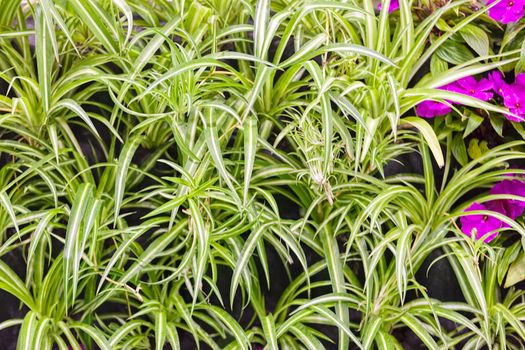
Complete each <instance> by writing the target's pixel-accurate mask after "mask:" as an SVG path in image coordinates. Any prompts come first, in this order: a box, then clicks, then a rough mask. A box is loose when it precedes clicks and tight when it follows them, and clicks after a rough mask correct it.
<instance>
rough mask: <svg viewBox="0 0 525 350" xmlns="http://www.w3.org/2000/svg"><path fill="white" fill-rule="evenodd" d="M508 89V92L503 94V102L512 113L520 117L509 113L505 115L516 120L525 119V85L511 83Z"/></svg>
mask: <svg viewBox="0 0 525 350" xmlns="http://www.w3.org/2000/svg"><path fill="white" fill-rule="evenodd" d="M507 90H508V91H507V93H506V94H505V95H504V96H503V103H504V105H505V107H507V108H508V109H509V111H510V112H511V113H514V114H516V115H518V116H519V117H518V118H517V117H515V116H513V115H509V114H507V115H505V116H506V117H507V119H509V120H512V121H514V122H521V121H523V120H525V86H521V85H518V84H511V85H509V88H508V89H507Z"/></svg>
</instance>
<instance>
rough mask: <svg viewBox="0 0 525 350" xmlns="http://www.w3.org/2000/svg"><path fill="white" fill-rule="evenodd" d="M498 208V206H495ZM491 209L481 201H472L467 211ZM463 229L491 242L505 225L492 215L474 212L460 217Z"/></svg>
mask: <svg viewBox="0 0 525 350" xmlns="http://www.w3.org/2000/svg"><path fill="white" fill-rule="evenodd" d="M494 209H497V208H494ZM474 210H491V209H489V208H488V207H487V206H485V205H483V204H479V203H472V205H471V206H470V207H468V208H467V209H466V210H465V211H466V212H468V211H474ZM459 221H460V222H461V231H462V232H463V233H464V234H466V235H467V236H469V237H472V236H474V238H475V239H477V240H479V239H481V238H483V242H485V243H489V242H490V241H492V240H493V239H494V238H496V236H497V235H498V233H499V232H498V230H499V229H500V228H502V227H503V222H502V221H501V220H499V219H497V218H495V217H493V216H491V215H483V214H473V215H467V216H462V217H461V218H459Z"/></svg>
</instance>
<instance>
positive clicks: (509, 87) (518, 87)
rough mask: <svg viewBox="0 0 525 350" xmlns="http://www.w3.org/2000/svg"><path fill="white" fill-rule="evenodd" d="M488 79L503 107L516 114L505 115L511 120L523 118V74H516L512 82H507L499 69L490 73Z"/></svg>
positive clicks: (524, 91) (524, 106)
mask: <svg viewBox="0 0 525 350" xmlns="http://www.w3.org/2000/svg"><path fill="white" fill-rule="evenodd" d="M489 79H490V81H491V82H492V83H493V84H494V88H493V89H494V91H495V92H496V94H498V95H499V96H500V97H502V98H503V104H504V105H505V107H507V108H508V109H509V111H510V112H512V113H513V114H515V115H517V117H516V116H514V115H510V114H506V115H505V117H506V118H507V119H508V120H511V121H513V122H521V121H523V120H525V74H518V75H517V76H516V79H515V81H514V83H513V84H507V82H505V80H503V75H502V74H501V73H500V72H499V71H494V72H492V73H490V74H489Z"/></svg>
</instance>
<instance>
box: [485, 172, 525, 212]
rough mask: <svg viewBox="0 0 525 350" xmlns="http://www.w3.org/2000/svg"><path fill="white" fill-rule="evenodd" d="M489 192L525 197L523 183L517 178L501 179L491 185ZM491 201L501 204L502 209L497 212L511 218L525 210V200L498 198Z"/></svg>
mask: <svg viewBox="0 0 525 350" xmlns="http://www.w3.org/2000/svg"><path fill="white" fill-rule="evenodd" d="M490 194H512V195H516V196H521V197H525V183H524V182H522V181H519V180H503V181H501V182H499V183H497V184H495V185H494V187H492V189H491V190H490ZM491 202H497V205H501V207H502V208H503V211H502V212H500V211H498V212H500V213H502V214H505V215H506V216H508V217H509V218H511V219H512V220H514V219H516V218H517V217H519V216H521V215H522V214H523V211H524V210H525V202H524V201H520V200H515V199H504V200H502V199H500V200H496V201H491Z"/></svg>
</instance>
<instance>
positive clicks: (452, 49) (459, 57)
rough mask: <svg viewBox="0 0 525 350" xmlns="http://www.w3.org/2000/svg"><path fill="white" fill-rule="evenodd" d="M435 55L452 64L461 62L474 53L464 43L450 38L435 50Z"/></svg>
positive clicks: (469, 58) (472, 56)
mask: <svg viewBox="0 0 525 350" xmlns="http://www.w3.org/2000/svg"><path fill="white" fill-rule="evenodd" d="M436 55H438V57H439V58H441V59H442V60H444V61H446V62H448V63H452V64H462V63H465V62H467V61H469V60H471V59H473V58H474V54H472V52H471V51H470V50H469V49H468V48H467V47H466V46H465V45H463V44H461V43H458V42H456V41H452V40H449V41H445V43H444V44H443V45H441V46H440V47H439V48H438V49H437V50H436Z"/></svg>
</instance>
